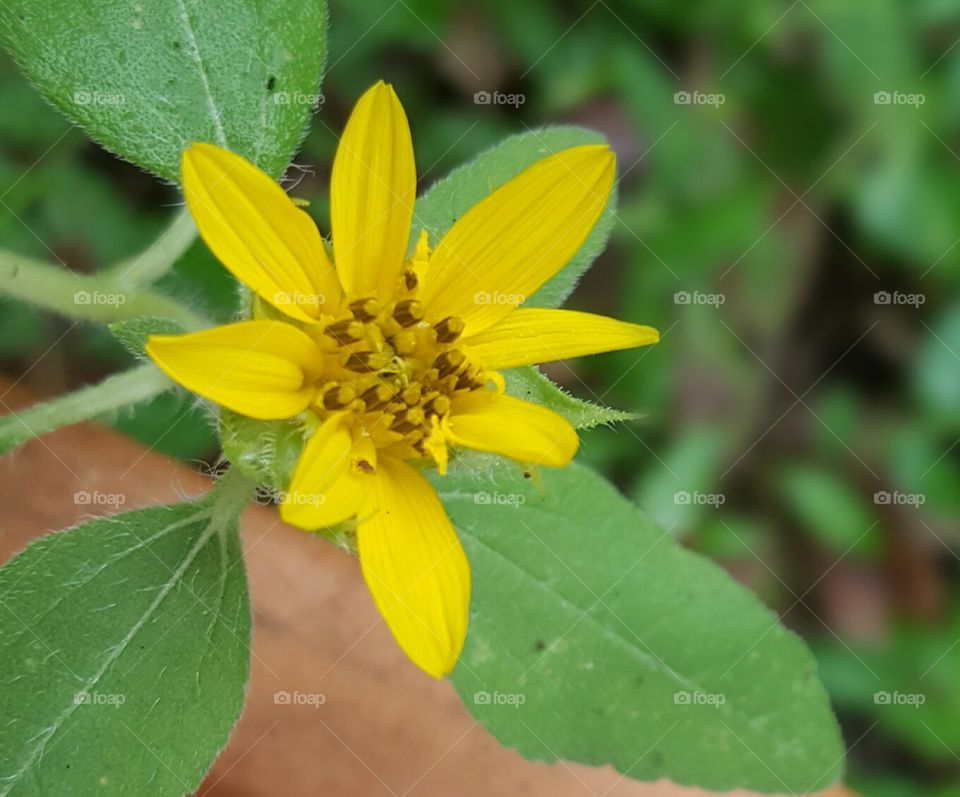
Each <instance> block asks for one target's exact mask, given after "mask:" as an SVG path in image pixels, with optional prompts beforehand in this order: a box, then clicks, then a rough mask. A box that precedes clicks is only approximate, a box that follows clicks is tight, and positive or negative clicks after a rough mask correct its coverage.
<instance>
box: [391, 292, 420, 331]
mask: <svg viewBox="0 0 960 797" xmlns="http://www.w3.org/2000/svg"><path fill="white" fill-rule="evenodd" d="M423 316H424V310H423V305H422V304H420V302H418V301H417V300H416V299H404V300H403V301H402V302H397V304H396V307H394V308H393V318H394V320H395V321H396V322H397V323H398V324H399V325H400V326H402V327H412V326H413V325H414V324H418V323H420V322H421V321H423Z"/></svg>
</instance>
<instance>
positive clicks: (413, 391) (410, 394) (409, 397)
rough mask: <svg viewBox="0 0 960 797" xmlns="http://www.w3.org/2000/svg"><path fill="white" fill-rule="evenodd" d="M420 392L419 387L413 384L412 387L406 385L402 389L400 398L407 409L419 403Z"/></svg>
mask: <svg viewBox="0 0 960 797" xmlns="http://www.w3.org/2000/svg"><path fill="white" fill-rule="evenodd" d="M421 392H422V391H421V388H420V385H419V384H417V383H414V384H412V385H407V386H406V387H405V388H404V389H403V392H402V393H401V394H400V398H401V399H403V403H404V404H406V405H407V406H408V407H413V406H416V405H417V404H419V403H420V394H421Z"/></svg>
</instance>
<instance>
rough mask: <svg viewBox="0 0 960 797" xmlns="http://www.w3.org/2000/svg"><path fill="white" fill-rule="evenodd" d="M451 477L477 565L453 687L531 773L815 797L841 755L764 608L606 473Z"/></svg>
mask: <svg viewBox="0 0 960 797" xmlns="http://www.w3.org/2000/svg"><path fill="white" fill-rule="evenodd" d="M541 476H542V478H541V480H540V481H541V483H542V493H541V491H540V490H539V489H538V485H537V484H536V480H524V479H523V478H522V477H521V476H520V472H519V469H518V468H516V467H512V468H511V467H509V466H503V465H496V464H495V463H493V462H491V464H490V467H489V470H488V472H487V473H486V474H485V475H484V476H483V477H476V476H473V477H464V476H462V475H460V474H456V475H454V474H451V475H450V476H448V477H447V478H445V479H441V480H438V482H437V483H438V487H439V489H440V490H441V495H442V497H443V499H444V503H445V504H446V507H447V510H448V512H449V513H450V516H451V518H452V519H453V522H454V524H455V525H456V527H457V529H458V530H459V533H460V535H461V539H462V540H463V544H464V547H465V549H466V552H467V555H468V557H469V559H470V564H471V567H472V570H473V596H472V603H471V610H470V626H469V632H468V636H467V642H466V647H465V649H464V653H463V656H462V658H461V660H460V662H459V664H458V665H457V668H456V670H455V671H454V673H453V683H454V686H455V687H456V689H457V691H458V692H459V694H460V696H461V698H463V700H464V702H465V703H466V706H467V708H468V709H469V710H470V711H471V712H472V713H473V714H474V716H475V717H477V718H478V719H479V720H480V721H481V722H482V723H483V724H484V725H485V726H486V727H487V729H488V730H489V731H490V732H491V733H493V734H494V736H496V737H497V738H498V739H499V740H500V741H501V742H502V743H503V744H505V745H507V746H508V747H513V748H516V749H517V750H518V751H519V752H520V753H521V754H522V755H524V756H526V757H527V758H531V759H534V760H544V761H555V760H557V759H567V760H571V761H577V762H581V763H584V764H591V765H603V764H612V765H613V766H614V767H616V768H617V769H618V770H619V771H620V772H622V773H625V774H627V775H629V776H630V777H632V778H636V779H639V780H654V779H658V778H663V777H666V778H670V779H671V780H673V781H676V782H677V783H680V784H688V785H696V786H701V787H704V788H708V789H716V790H720V791H722V790H727V789H732V788H745V789H753V790H757V791H764V792H771V791H776V792H784V793H788V792H789V793H807V792H808V791H815V790H817V789H820V788H822V787H824V786H826V785H827V784H829V783H832V782H834V781H835V780H836V779H837V778H838V777H839V775H840V770H841V757H842V748H841V743H840V737H839V733H838V729H837V725H836V722H835V720H834V719H833V716H832V714H831V712H830V709H829V706H828V703H827V697H826V694H825V692H824V690H823V688H822V687H821V685H820V683H819V682H818V681H817V679H816V677H815V674H814V673H815V664H814V660H813V658H812V656H811V655H810V653H809V651H808V650H807V648H806V647H805V645H804V644H803V643H802V642H801V640H800V639H799V638H798V637H796V636H794V634H792V633H791V632H790V631H788V630H786V629H785V628H783V627H782V626H780V625H779V624H778V623H777V619H776V617H775V616H774V615H773V613H772V612H770V611H769V610H768V609H766V608H765V607H764V606H762V605H761V604H760V602H759V601H758V600H757V598H756V597H755V596H753V595H752V594H751V593H750V592H748V591H747V590H746V589H744V588H743V587H741V586H739V585H738V584H736V583H735V582H734V581H733V580H732V579H731V578H730V577H729V576H728V575H727V574H726V573H725V572H724V571H723V570H721V569H720V568H719V567H717V566H715V565H713V564H712V563H710V562H709V561H707V560H706V559H703V558H701V557H699V556H697V555H695V554H693V553H691V552H690V551H687V550H684V549H683V548H681V547H679V546H678V545H676V544H675V543H674V542H673V540H672V539H671V538H670V537H669V536H667V535H666V534H665V533H664V532H662V531H661V530H660V529H658V528H657V527H655V526H654V525H653V524H652V523H651V522H650V521H649V520H648V519H647V518H646V517H644V515H642V514H641V513H640V512H638V511H637V510H636V509H635V508H634V507H633V506H632V505H631V504H629V503H628V502H627V501H626V500H625V499H624V498H623V497H621V496H620V495H619V494H618V493H617V492H616V491H615V490H614V489H613V487H611V486H610V485H609V484H608V483H606V482H605V481H604V480H603V479H601V478H600V477H599V476H597V475H596V474H594V473H593V472H592V471H590V470H588V469H586V468H584V467H582V466H579V465H572V466H570V467H568V468H564V469H560V470H546V469H545V470H544V471H543V472H542V474H541Z"/></svg>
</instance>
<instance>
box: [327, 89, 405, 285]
mask: <svg viewBox="0 0 960 797" xmlns="http://www.w3.org/2000/svg"><path fill="white" fill-rule="evenodd" d="M416 188H417V169H416V165H415V163H414V160H413V142H412V141H411V139H410V127H409V125H408V124H407V117H406V114H404V112H403V106H402V105H401V104H400V100H399V99H398V98H397V95H396V93H395V92H394V90H393V87H391V86H388V85H387V84H385V83H384V82H383V81H380V82H378V83H377V84H376V85H374V86H371V87H370V88H369V89H368V90H367V92H366V93H365V94H364V95H363V96H362V97H361V98H360V99H359V100H358V101H357V104H356V106H355V107H354V109H353V113H352V114H351V115H350V120H349V121H348V122H347V126H346V129H345V130H344V131H343V137H342V138H341V139H340V144H339V146H338V147H337V154H336V157H335V158H334V161H333V174H332V176H331V184H330V220H331V224H332V226H333V252H334V259H335V261H336V264H337V272H338V273H339V275H340V281H341V282H342V283H343V287H344V288H345V289H346V290H347V291H348V292H350V293H351V294H354V295H359V296H367V295H370V296H377V297H379V298H380V299H383V300H386V299H389V298H390V297H391V296H392V295H393V292H394V290H395V289H396V285H397V280H398V278H399V277H400V271H401V269H402V268H403V261H404V258H405V257H406V253H407V240H408V238H409V237H410V221H411V219H412V218H413V202H414V199H415V197H416Z"/></svg>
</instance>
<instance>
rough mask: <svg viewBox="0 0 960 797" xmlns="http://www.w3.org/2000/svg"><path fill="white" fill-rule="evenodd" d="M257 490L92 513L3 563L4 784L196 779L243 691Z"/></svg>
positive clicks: (162, 783)
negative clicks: (250, 506) (250, 520)
mask: <svg viewBox="0 0 960 797" xmlns="http://www.w3.org/2000/svg"><path fill="white" fill-rule="evenodd" d="M121 499H122V495H109V494H102V493H93V494H91V493H77V500H78V501H80V502H86V503H91V504H92V503H104V502H113V503H114V504H120V503H121ZM245 499H246V495H240V494H238V495H236V496H232V497H231V498H230V500H229V501H216V500H214V499H209V498H208V499H205V500H203V501H200V502H194V503H188V504H179V505H175V506H166V507H154V508H151V509H142V510H137V511H132V512H126V513H123V514H120V515H116V516H114V517H110V518H106V519H102V520H93V521H90V522H88V523H85V524H83V525H81V526H78V527H76V528H74V529H71V530H69V531H63V532H59V533H56V534H52V535H50V536H49V537H45V538H44V539H41V540H39V541H37V542H34V543H33V544H31V545H30V546H29V547H28V548H27V549H26V550H25V551H23V552H22V553H21V554H19V555H18V556H17V557H16V558H14V559H13V560H12V561H11V562H10V563H9V564H8V565H7V566H6V567H4V568H3V569H2V570H0V670H2V672H3V673H4V675H3V677H2V678H0V716H2V717H3V721H2V722H0V795H2V796H3V797H28V796H29V795H38V796H39V795H46V794H70V795H76V797H84V795H104V794H149V795H151V797H164V795H171V796H174V795H182V794H187V793H191V792H193V790H194V789H195V788H196V787H197V785H198V783H199V782H200V779H201V778H202V777H203V775H204V773H205V772H206V770H207V769H208V767H209V766H210V762H211V761H212V759H213V757H214V756H215V755H216V754H217V752H218V751H219V750H220V749H221V748H222V747H223V745H224V743H225V742H226V740H227V736H228V735H229V733H230V729H231V727H232V726H233V724H234V722H235V721H236V719H237V717H238V716H239V714H240V710H241V707H242V704H243V696H244V688H245V684H246V679H247V670H248V650H249V644H250V609H249V604H248V598H247V585H246V577H245V574H244V568H243V563H242V559H241V556H240V543H239V539H238V536H237V527H236V516H237V514H238V512H239V508H240V506H241V504H242V502H243V501H244V500H245Z"/></svg>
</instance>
